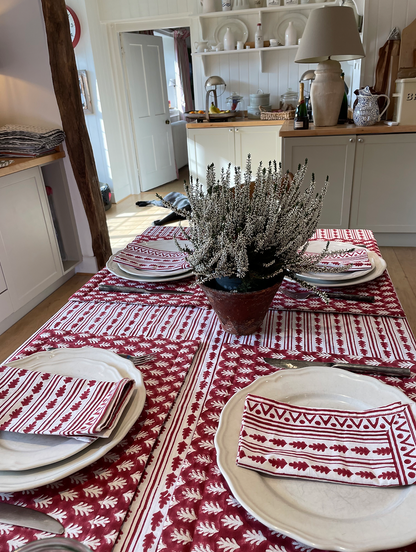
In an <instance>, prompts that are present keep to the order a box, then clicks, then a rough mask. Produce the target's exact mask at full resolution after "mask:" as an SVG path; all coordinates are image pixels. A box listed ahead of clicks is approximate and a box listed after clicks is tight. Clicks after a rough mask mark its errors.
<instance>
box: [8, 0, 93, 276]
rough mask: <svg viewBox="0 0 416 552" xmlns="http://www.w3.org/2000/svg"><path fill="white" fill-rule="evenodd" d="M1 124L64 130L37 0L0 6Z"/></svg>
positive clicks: (87, 242)
mask: <svg viewBox="0 0 416 552" xmlns="http://www.w3.org/2000/svg"><path fill="white" fill-rule="evenodd" d="M0 67H1V69H0V90H1V102H0V124H1V125H3V124H7V123H20V124H26V125H27V124H29V125H40V126H44V127H47V128H54V127H59V128H62V122H61V118H60V115H59V110H58V106H57V103H56V99H55V94H54V90H53V84H52V77H51V72H50V66H49V54H48V47H47V42H46V32H45V27H44V21H43V15H42V9H41V3H40V0H2V1H1V3H0ZM64 167H65V172H66V175H67V180H68V185H69V188H70V194H71V198H72V201H73V206H74V214H75V218H76V223H77V229H78V233H79V238H80V243H81V250H82V254H83V257H84V261H85V264H84V265H82V266H81V269H82V270H85V271H88V272H94V271H96V263H95V258H94V256H93V252H92V247H91V234H90V231H89V227H88V222H87V218H86V215H85V211H84V208H83V206H82V202H81V198H80V195H79V192H78V188H77V185H76V182H75V179H74V175H73V172H72V169H71V165H70V162H69V159H68V157H66V158H65V159H64Z"/></svg>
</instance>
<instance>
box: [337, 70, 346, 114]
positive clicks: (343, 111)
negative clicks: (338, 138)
mask: <svg viewBox="0 0 416 552" xmlns="http://www.w3.org/2000/svg"><path fill="white" fill-rule="evenodd" d="M341 79H342V82H343V83H344V73H341ZM347 121H348V98H347V92H346V90H345V83H344V97H343V98H342V104H341V109H340V112H339V117H338V124H339V125H343V124H344V123H346V122H347Z"/></svg>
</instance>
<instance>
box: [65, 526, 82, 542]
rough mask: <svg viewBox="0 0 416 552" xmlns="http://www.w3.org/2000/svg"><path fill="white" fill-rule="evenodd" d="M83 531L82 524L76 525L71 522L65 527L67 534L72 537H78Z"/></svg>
mask: <svg viewBox="0 0 416 552" xmlns="http://www.w3.org/2000/svg"><path fill="white" fill-rule="evenodd" d="M81 532H82V527H81V526H80V525H74V524H73V523H71V525H69V526H68V527H65V536H66V537H69V538H70V539H76V538H77V537H78V536H79V535H80V534H81Z"/></svg>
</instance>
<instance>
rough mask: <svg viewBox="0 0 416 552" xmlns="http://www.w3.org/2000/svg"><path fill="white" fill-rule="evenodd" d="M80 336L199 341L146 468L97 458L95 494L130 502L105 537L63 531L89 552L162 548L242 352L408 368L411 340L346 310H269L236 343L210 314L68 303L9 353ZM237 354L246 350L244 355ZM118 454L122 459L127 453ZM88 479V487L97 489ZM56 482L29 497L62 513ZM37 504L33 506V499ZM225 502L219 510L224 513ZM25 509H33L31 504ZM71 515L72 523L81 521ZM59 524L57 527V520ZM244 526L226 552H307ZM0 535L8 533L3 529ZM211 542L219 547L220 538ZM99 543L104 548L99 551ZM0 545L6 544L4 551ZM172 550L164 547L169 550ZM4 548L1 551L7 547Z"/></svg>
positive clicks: (365, 239)
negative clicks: (100, 468)
mask: <svg viewBox="0 0 416 552" xmlns="http://www.w3.org/2000/svg"><path fill="white" fill-rule="evenodd" d="M172 231H174V230H172V229H171V228H163V229H159V228H154V229H151V230H149V231H147V232H146V235H145V239H151V238H152V235H157V238H158V239H163V237H166V238H171V236H172ZM354 232H356V234H354V236H355V238H356V239H357V240H359V241H358V243H363V244H365V245H367V246H368V247H370V245H371V243H374V242H372V240H373V238H372V235H371V233H368V232H365V231H354ZM342 237H344V238H345V240H346V241H350V240H352V239H353V237H352V236H351V235H350V231H344V233H343V234H342V236H340V231H336V230H334V231H328V238H329V239H334V240H335V239H336V240H340V239H342ZM317 238H319V239H322V236H321V235H319V233H318V235H317ZM395 300H397V299H395ZM83 334H94V335H95V336H97V339H98V341H97V343H98V342H101V338H103V341H102V343H104V344H105V343H106V340H107V339H109V340H110V341H111V339H113V338H111V337H108V336H116V338H115V339H116V340H115V341H114V346H115V347H118V346H119V347H122V344H123V343H125V340H126V339H133V342H132V343H134V344H135V345H136V344H137V347H139V348H138V349H137V350H138V351H142V350H143V349H140V347H141V346H142V343H143V344H147V343H148V341H147V340H152V342H153V341H154V340H169V341H170V342H171V343H172V344H178V345H179V347H181V346H182V343H183V342H193V341H194V340H197V341H199V342H201V345H200V347H199V349H198V351H197V352H196V354H195V359H194V363H193V365H192V368H191V369H190V370H189V373H188V375H187V377H186V379H185V383H184V385H183V387H182V389H181V390H180V394H179V396H178V399H177V400H176V401H174V402H173V404H172V410H171V414H170V415H168V416H167V417H165V419H164V425H163V429H162V431H159V434H158V437H157V440H156V442H155V444H154V447H153V450H152V451H151V452H150V456H149V448H150V447H146V448H145V453H146V458H147V457H148V461H147V465H146V466H145V467H144V466H143V463H142V462H140V463H139V472H140V474H141V475H140V476H138V477H137V478H134V477H133V475H128V474H126V475H120V474H119V473H118V470H117V467H116V464H117V462H118V461H119V459H118V458H117V460H116V464H111V460H112V455H111V453H110V462H107V461H106V469H113V468H114V471H111V474H110V476H109V477H108V479H106V480H104V479H102V480H99V484H100V485H102V486H103V487H104V488H105V492H106V493H108V494H110V496H112V493H117V497H118V500H119V502H121V503H123V501H124V497H123V492H124V491H123V489H117V490H113V489H112V488H111V485H112V481H113V480H116V479H117V478H118V477H122V478H124V477H125V478H126V480H127V482H128V485H129V494H128V502H130V501H131V499H132V497H133V500H132V502H131V504H130V509H129V512H128V514H127V516H126V515H125V509H124V508H123V514H122V516H121V517H122V518H123V519H124V522H123V519H122V520H121V521H120V523H118V525H117V527H118V529H117V528H116V527H115V526H114V531H112V532H111V533H107V531H104V529H103V527H102V526H100V524H99V523H97V524H96V523H93V524H90V523H89V521H86V523H85V527H87V528H86V529H85V531H86V533H85V535H86V536H84V534H80V535H76V534H75V532H74V533H72V535H73V536H74V538H76V539H78V540H80V541H83V542H85V543H86V544H87V545H88V546H89V547H90V548H91V549H92V550H93V551H94V552H101V551H102V550H104V551H105V550H107V549H112V550H113V551H114V552H142V551H146V552H155V551H156V550H157V549H158V547H159V544H160V537H161V534H162V529H163V527H165V530H164V531H163V542H167V541H166V540H165V539H166V537H169V533H168V532H167V531H169V527H170V526H169V527H168V526H167V525H166V526H165V521H166V515H167V512H168V510H169V508H171V509H172V508H174V507H175V501H173V502H172V500H171V499H172V493H173V492H174V489H175V485H176V483H177V482H180V481H181V479H179V480H178V477H179V475H180V473H181V469H182V467H184V466H185V464H183V462H184V459H185V458H188V457H189V458H192V457H193V455H194V449H193V444H194V439H197V438H198V436H199V432H200V429H201V428H202V427H203V426H204V425H205V427H206V428H209V429H207V431H208V432H207V434H206V435H205V433H204V435H205V436H206V442H207V451H206V454H207V456H208V457H209V459H210V462H211V458H212V454H213V449H212V439H213V436H214V433H215V427H216V423H217V420H218V414H219V412H220V411H221V408H222V407H223V406H224V404H225V402H226V400H227V396H230V394H232V393H234V392H235V391H236V390H237V389H239V388H242V387H245V386H246V385H248V384H249V383H251V381H253V377H255V376H254V375H253V374H252V373H251V368H250V366H248V367H247V366H245V364H244V362H245V359H246V356H249V353H250V352H252V351H253V347H256V348H258V350H259V351H260V352H261V354H262V355H265V356H274V357H275V358H284V357H286V358H293V359H300V360H310V361H312V360H321V361H327V360H329V359H333V360H336V361H350V362H357V363H359V362H362V363H367V364H374V365H377V364H381V363H383V364H391V365H394V366H407V367H413V365H414V363H415V362H416V342H415V338H414V336H413V334H412V332H411V330H410V327H409V324H408V322H407V320H406V319H405V318H403V317H394V316H363V315H361V314H356V313H352V314H346V313H330V312H313V311H307V310H305V311H300V310H270V311H269V312H268V314H267V315H266V318H265V320H264V323H263V327H262V329H261V330H260V331H259V332H258V333H257V334H253V335H250V336H240V337H236V336H232V335H230V334H225V333H224V332H223V331H222V330H221V328H220V325H219V322H218V319H217V316H216V314H215V313H214V312H213V311H212V310H211V309H205V308H197V307H189V306H188V307H187V306H166V305H160V304H158V305H142V304H137V302H136V303H131V304H128V303H117V302H102V301H79V300H73V301H70V302H69V303H68V304H67V305H65V306H64V307H63V308H62V309H61V310H60V311H59V312H58V313H57V314H56V315H55V316H53V317H52V318H51V319H50V320H49V321H48V322H47V323H46V324H45V325H44V327H43V328H42V329H41V330H40V331H39V332H38V333H37V335H36V336H35V337H34V338H32V339H31V340H29V342H28V343H27V344H26V345H25V347H24V348H23V349H22V350H21V351H19V352H18V354H17V355H16V356H20V354H29V353H30V352H35V351H37V350H39V349H42V348H46V347H47V346H51V344H52V345H54V340H55V339H56V340H59V339H62V343H67V344H70V345H71V346H79V343H81V344H82V343H83V342H84V339H85V337H84V336H83ZM118 341H119V342H120V343H121V344H120V345H117V342H118ZM51 342H52V343H51ZM100 346H101V345H100ZM235 346H237V347H238V357H239V359H241V360H242V361H244V362H237V364H238V366H237V368H236V367H235V364H236V362H235V360H234V361H233V362H234V365H232V366H231V367H229V368H225V367H224V366H223V362H224V361H223V359H224V352H225V351H227V350H230V349H231V348H233V347H235ZM146 350H147V349H146ZM23 351H24V353H23ZM245 351H248V353H246V352H245ZM129 352H130V351H129ZM143 352H144V351H143ZM228 361H229V359H228ZM228 361H227V362H228ZM264 369H265V370H269V371H270V372H273V371H275V370H276V369H275V368H274V367H271V366H268V365H265V366H264ZM227 370H228V371H227ZM229 370H231V375H229ZM266 373H267V372H266V371H262V374H266ZM220 380H221V383H220ZM387 381H388V383H389V384H392V385H400V386H402V385H404V382H402V383H400V382H398V380H397V378H388V379H387ZM156 387H157V386H156ZM218 390H220V394H219V395H218V396H217V391H218ZM405 392H406V393H407V394H408V396H410V397H411V398H413V399H416V386H415V383H414V381H413V380H411V381H409V382H406V388H405ZM156 396H157V395H156ZM213 396H215V399H214V401H216V402H215V405H214V406H215V408H214V409H213V410H209V411H207V406H209V407H210V408H211V406H213V405H212V404H211V403H212V400H211V398H212V397H213ZM210 401H211V402H210ZM211 416H212V418H211ZM162 424H163V420H162V421H160V425H162ZM212 431H214V433H213V432H212ZM136 435H137V433H136ZM191 443H192V444H191ZM119 450H120V449H115V451H114V452H115V453H116V454H118V451H119ZM122 452H123V451H122ZM124 453H125V454H127V451H125V452H124ZM140 454H141V453H140V452H139V453H137V452H133V451H132V452H131V454H129V455H128V458H126V460H127V461H130V460H132V461H133V462H135V461H139V459H140ZM204 454H205V453H204ZM103 462H104V459H103ZM109 464H110V465H109ZM117 465H118V464H117ZM94 469H95V468H94ZM129 473H130V474H134V473H135V468H134V467H133V468H132V471H131V472H129ZM182 475H186V473H185V472H183V471H182ZM214 475H215V476H216V477H219V475H218V474H217V473H214ZM210 477H211V475H210ZM95 479H96V478H95ZM95 479H94V484H97V483H96V481H95ZM59 485H60V486H59V489H58V488H54V489H49V488H48V487H45V488H40V489H39V490H38V491H36V492H37V493H39V494H40V496H42V494H43V493H46V496H47V497H48V493H55V494H54V497H55V498H56V502H53V506H55V507H56V508H57V510H59V509H60V508H64V507H65V508H66V507H67V504H66V502H67V501H66V500H65V498H62V497H60V495H59V491H60V490H61V488H62V487H64V488H65V490H66V488H68V489H69V491H71V490H72V489H75V490H78V489H79V488H81V489H82V488H83V487H82V483H81V482H77V481H75V480H71V479H70V478H67V479H66V480H64V484H63V485H62V487H61V484H60V483H59ZM79 485H80V486H81V487H79ZM58 495H59V499H58ZM133 495H134V496H133ZM19 496H20V497H21V500H32V497H31V495H30V494H22V495H19ZM36 496H37V495H36ZM222 497H224V500H225V499H226V498H228V500H229V501H230V504H233V505H234V511H233V514H232V515H236V516H239V517H241V519H242V521H243V523H246V522H247V516H246V515H245V513H244V510H243V509H242V508H241V507H239V505H238V504H237V503H236V501H235V500H234V499H233V498H232V497H231V495H230V493H229V491H228V490H227V489H226V490H225V491H224V492H221V493H220V499H221V500H222ZM14 499H15V497H14V496H11V497H9V496H5V495H4V494H0V500H3V501H9V500H14ZM77 500H80V501H81V502H85V501H87V500H90V498H89V497H87V496H86V495H85V492H84V491H82V490H81V491H80V494H79V495H77ZM102 500H103V499H102V498H101V497H99V498H98V499H97V498H95V502H94V504H96V505H97V508H98V504H99V501H102ZM204 500H205V498H204V497H203V498H201V501H199V502H198V504H200V505H201V509H199V510H195V516H196V519H195V520H191V526H189V527H188V522H187V521H185V520H181V521H180V523H183V526H184V527H185V526H186V527H187V530H189V531H190V534H191V536H192V537H193V535H194V529H195V524H196V523H198V524H199V523H204V522H205V521H206V517H207V516H208V515H210V514H209V513H208V511H205V510H206V506H204V504H205V502H203V501H204ZM211 501H212V497H211ZM41 503H42V505H43V502H42V501H41ZM230 504H228V503H227V507H228V506H230ZM202 506H203V507H202ZM35 507H36V508H38V509H40V508H42V506H38V505H37V503H36V504H35ZM48 507H49V506H48ZM100 507H101V504H100ZM108 510H110V508H109V509H108ZM113 510H114V515H115V514H116V512H117V509H116V508H114V509H113ZM45 511H47V510H45ZM49 511H50V510H49ZM52 511H53V510H52ZM106 511H107V510H105V509H104V510H102V513H101V514H100V515H102V516H103V517H108V515H110V514H108V511H107V514H108V515H106ZM78 517H79V518H80V519H81V516H78ZM191 518H192V515H191ZM88 519H90V517H88ZM63 521H64V525H65V523H66V521H65V520H63ZM117 521H118V520H117ZM176 521H177V520H175V523H176ZM248 521H249V523H250V524H251V528H250V529H249V533H247V535H246V536H245V537H244V535H243V537H244V538H243V540H242V541H241V542H239V544H238V547H237V546H236V547H235V550H240V551H246V550H261V551H262V552H263V551H264V552H266V551H267V552H277V551H279V552H280V551H283V550H285V547H287V550H288V552H289V551H290V552H292V550H293V552H294V551H295V550H297V551H302V550H306V549H307V547H305V546H304V545H301V544H299V543H295V542H294V541H292V542H291V541H290V539H288V538H286V539H284V538H283V537H279V539H280V540H279V546H278V548H276V547H275V545H273V546H271V545H270V546H269V540H268V536H266V537H264V542H265V543H266V544H267V546H264V547H263V546H261V547H260V548H259V547H258V546H257V541H256V538H257V537H256V536H255V534H254V532H256V533H258V532H259V531H260V533H261V535H264V533H263V532H264V531H267V530H266V529H265V528H264V526H263V525H262V524H260V523H258V522H255V521H253V520H248ZM71 523H72V522H71ZM178 523H179V522H178ZM83 527H84V526H83ZM178 527H180V525H178ZM201 527H202V526H201ZM191 529H192V533H191ZM7 530H8V531H9V529H7ZM1 531H3V528H2V527H1ZM1 531H0V533H1ZM11 531H12V533H8V535H6V534H5V533H3V535H0V538H1V539H3V541H0V542H3V543H4V542H8V543H14V542H19V539H21V544H23V543H24V542H25V541H26V540H28V537H27V535H28V533H27V532H25V531H26V530H22V529H19V528H12V529H11ZM118 531H119V532H118ZM233 532H234V531H233V528H232V527H231V526H230V527H225V526H223V525H221V527H220V533H219V534H216V536H215V538H214V539H212V541H211V543H212V542H214V541H215V542H221V543H224V547H223V548H219V550H221V551H222V552H223V551H225V552H228V550H230V551H231V552H232V551H233V548H232V546H231V545H229V544H227V543H229V542H232V541H228V540H227V539H232V538H234V534H233ZM185 534H186V533H185ZM30 535H31V537H30V539H31V540H36V539H39V538H43V537H44V536H45V534H39V532H38V533H35V532H31V533H30ZM197 535H199V536H198V539H202V536H203V535H202V533H201V534H199V533H198V534H197ZM250 535H251V537H250ZM68 536H69V534H68ZM106 537H108V540H109V542H107V541H106ZM169 538H170V537H169ZM16 539H17V540H16ZM219 539H223V540H222V541H220V540H219ZM250 539H251V540H250ZM262 539H263V536H261V537H259V538H258V539H257V540H259V541H261V542H263V540H262ZM185 540H186V539H185ZM190 542H191V541H189V542H188V544H187V543H186V542H184V543H182V544H181V546H182V548H181V547H180V546H179V544H178V543H176V544H175V545H174V547H176V549H180V550H186V549H187V547H189V545H190ZM102 543H103V546H104V548H101V545H102ZM114 543H115V544H114ZM199 544H200V546H199V548H198V541H197V542H196V545H195V543H194V552H197V551H198V552H209V549H208V548H206V546H205V544H204V541H203V540H201V541H200V543H199ZM8 546H9V547H10V544H8ZM227 546H228V548H227ZM106 547H109V548H106ZM174 547H173V549H175V548H174ZM204 547H205V548H204ZM0 549H1V550H2V547H1V546H0ZM6 550H7V552H9V550H8V549H6ZM406 550H407V551H408V552H410V551H411V552H415V550H416V547H406Z"/></svg>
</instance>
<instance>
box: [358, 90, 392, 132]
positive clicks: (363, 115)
mask: <svg viewBox="0 0 416 552" xmlns="http://www.w3.org/2000/svg"><path fill="white" fill-rule="evenodd" d="M378 98H386V99H387V105H386V107H385V108H384V109H383V111H382V112H381V113H380V110H379V107H378V102H377V100H378ZM357 100H358V102H357V105H356V106H355V107H354V111H353V114H352V117H353V119H354V123H355V124H356V125H357V126H371V125H375V124H376V123H378V122H379V121H380V118H381V116H382V115H383V114H384V112H385V111H386V109H387V108H388V107H389V104H390V98H389V97H388V96H386V94H372V93H371V92H370V89H369V87H368V86H366V87H365V88H364V89H363V90H360V91H359V93H358V98H357Z"/></svg>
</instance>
